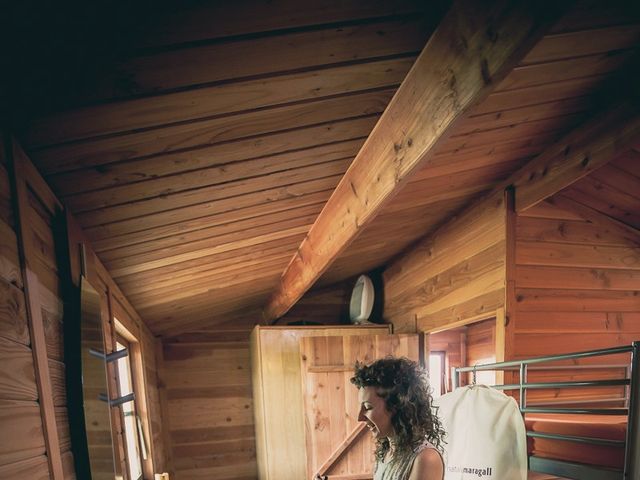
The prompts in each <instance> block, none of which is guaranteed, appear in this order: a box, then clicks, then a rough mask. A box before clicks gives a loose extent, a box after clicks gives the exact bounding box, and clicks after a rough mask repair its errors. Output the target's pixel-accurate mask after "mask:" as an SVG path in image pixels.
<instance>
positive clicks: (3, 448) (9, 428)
mask: <svg viewBox="0 0 640 480" xmlns="http://www.w3.org/2000/svg"><path fill="white" fill-rule="evenodd" d="M8 168H9V165H8V162H7V157H6V156H5V150H4V144H3V142H2V139H0V476H1V477H2V478H7V479H12V480H18V479H23V478H29V479H31V478H33V479H38V480H41V479H48V478H50V476H49V463H48V461H47V458H46V457H45V455H44V454H45V437H44V430H43V425H42V419H41V417H40V407H39V406H38V403H36V402H37V401H38V398H39V392H38V386H37V384H36V370H35V365H34V354H33V351H32V345H31V334H30V332H29V322H28V319H27V310H26V298H25V292H24V290H23V279H22V272H21V270H20V259H19V255H18V237H17V233H16V228H17V226H16V221H15V216H14V210H13V209H14V201H15V199H14V197H13V195H12V190H11V179H10V176H9V170H8Z"/></svg>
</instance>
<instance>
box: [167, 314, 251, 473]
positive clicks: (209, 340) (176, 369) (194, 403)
mask: <svg viewBox="0 0 640 480" xmlns="http://www.w3.org/2000/svg"><path fill="white" fill-rule="evenodd" d="M250 332H251V330H250V327H249V326H247V327H244V328H236V329H218V330H216V331H199V332H194V333H192V334H184V335H181V336H179V337H175V338H173V339H167V340H164V341H163V348H162V360H161V361H162V369H163V373H162V389H163V390H164V394H165V395H166V402H167V405H166V410H165V411H164V421H165V422H166V423H167V424H168V431H169V437H170V439H171V445H169V446H167V448H171V456H172V462H173V467H174V472H173V475H172V478H174V476H175V478H177V479H178V480H179V479H191V478H220V479H223V478H236V479H249V478H255V477H256V475H257V470H256V453H255V438H254V426H253V425H254V424H253V401H252V394H251V374H250V360H249V335H250Z"/></svg>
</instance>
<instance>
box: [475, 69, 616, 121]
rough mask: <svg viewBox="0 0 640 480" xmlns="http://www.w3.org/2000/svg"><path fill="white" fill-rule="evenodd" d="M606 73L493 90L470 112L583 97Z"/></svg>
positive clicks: (479, 113) (601, 82)
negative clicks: (525, 86)
mask: <svg viewBox="0 0 640 480" xmlns="http://www.w3.org/2000/svg"><path fill="white" fill-rule="evenodd" d="M607 78H608V75H606V74H605V75H593V76H590V77H584V78H577V79H571V80H563V81H560V82H555V83H552V84H543V85H537V86H535V87H527V88H521V89H518V90H507V91H504V92H494V93H492V94H491V95H489V97H487V99H486V100H485V101H483V102H482V103H480V104H478V106H477V107H476V108H475V109H474V110H473V111H472V112H471V113H470V115H471V116H474V115H482V114H486V113H498V112H502V111H505V110H515V109H518V108H523V107H527V106H531V105H539V104H541V103H549V102H553V101H556V100H566V99H568V98H575V97H583V96H585V95H589V94H591V93H593V92H594V91H595V90H597V89H598V87H599V86H600V85H602V84H603V83H604V82H605V80H606V79H607Z"/></svg>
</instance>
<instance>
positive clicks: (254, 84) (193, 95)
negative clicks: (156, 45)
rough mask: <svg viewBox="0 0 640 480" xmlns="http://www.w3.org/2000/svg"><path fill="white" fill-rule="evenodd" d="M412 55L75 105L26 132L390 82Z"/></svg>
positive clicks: (77, 133)
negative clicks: (88, 104)
mask: <svg viewBox="0 0 640 480" xmlns="http://www.w3.org/2000/svg"><path fill="white" fill-rule="evenodd" d="M414 60H415V57H402V58H397V59H385V60H379V61H373V62H369V63H359V64H356V65H348V66H340V67H333V68H328V69H323V70H322V75H318V73H317V72H313V71H312V72H303V73H294V74H288V75H282V76H278V77H273V78H270V79H269V81H268V82H266V81H265V80H263V79H257V80H246V81H243V82H237V83H226V84H222V85H217V86H212V87H203V88H197V89H194V90H188V91H184V92H176V93H170V94H165V95H158V96H154V97H145V98H138V99H132V100H127V101H120V102H114V103H108V104H103V105H95V106H92V107H85V108H79V109H76V110H71V111H68V112H62V113H57V114H52V115H49V116H47V117H43V118H41V119H37V120H35V121H34V122H33V124H32V125H31V129H30V131H29V133H28V134H27V136H26V141H27V142H28V144H30V145H33V146H34V147H35V146H38V147H42V146H46V145H54V144H59V143H65V142H69V141H74V140H81V139H85V138H90V137H94V136H101V135H108V134H114V133H120V132H127V131H130V130H138V129H143V128H151V127H156V126H159V125H165V124H174V123H178V122H184V121H188V120H195V119H200V118H207V117H213V116H215V115H225V114H231V113H237V112H243V111H247V110H253V109H258V108H264V107H269V106H275V105H283V104H288V103H294V102H300V101H304V100H309V99H312V98H322V97H330V96H333V95H340V94H343V93H346V92H349V91H352V90H357V91H362V90H368V89H374V88H390V87H393V86H395V85H398V84H399V83H400V82H401V81H402V79H403V78H404V77H405V76H406V74H407V72H408V71H409V69H410V68H411V64H412V63H413V62H414Z"/></svg>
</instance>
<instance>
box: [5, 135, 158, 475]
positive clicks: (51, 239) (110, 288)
mask: <svg viewBox="0 0 640 480" xmlns="http://www.w3.org/2000/svg"><path fill="white" fill-rule="evenodd" d="M16 148H18V150H15V152H17V157H16V158H15V161H16V162H18V170H17V172H18V173H17V179H18V181H21V182H24V185H25V186H24V187H23V189H22V190H21V191H22V192H23V194H22V197H20V198H22V200H21V202H20V211H19V216H18V217H15V214H14V211H13V208H14V207H13V203H14V202H17V200H16V199H14V198H13V195H12V193H11V188H10V186H11V179H10V178H9V174H8V164H7V160H6V158H5V156H4V150H3V155H2V161H1V162H0V185H1V186H2V187H3V188H2V190H1V195H0V198H2V202H1V203H0V205H1V206H2V209H3V211H2V214H1V215H0V230H1V231H2V232H3V235H2V244H1V247H0V302H1V306H0V326H2V330H1V331H0V352H1V357H2V359H3V362H2V363H3V365H5V366H6V367H7V370H6V371H4V370H3V373H0V384H2V395H1V396H0V401H2V402H3V405H6V408H7V409H8V411H14V410H15V412H14V413H15V415H14V416H15V422H23V421H24V422H31V424H30V426H28V427H25V428H24V429H23V428H21V427H18V426H17V424H16V426H15V428H13V427H11V428H12V430H15V431H20V432H22V431H24V432H25V434H28V437H24V440H20V441H18V442H17V443H15V442H13V441H12V442H8V443H6V444H4V447H3V449H0V458H2V460H1V461H0V471H3V472H4V471H6V472H7V475H8V478H27V477H12V476H11V475H27V476H28V478H32V476H31V475H30V474H29V473H28V472H30V471H31V470H32V471H33V478H39V476H42V475H45V470H44V467H43V464H42V461H41V460H42V458H44V460H45V464H46V471H47V473H46V475H47V476H48V475H49V473H48V472H49V469H50V466H49V462H48V461H47V460H48V458H50V457H51V455H48V452H47V451H45V447H46V445H47V443H46V442H45V436H44V435H45V432H47V431H48V432H49V433H51V434H53V435H55V437H56V440H55V443H56V444H57V445H59V447H58V448H59V454H58V457H57V458H58V459H59V461H60V463H59V464H58V467H56V468H59V470H57V471H58V473H57V474H55V475H60V477H56V476H55V475H54V474H53V473H51V475H52V476H51V478H61V479H62V478H64V479H65V480H66V479H73V478H75V471H74V470H75V469H74V461H73V455H72V453H71V442H70V433H69V420H68V415H69V413H68V411H67V398H66V380H65V364H64V361H65V355H64V334H63V308H62V299H61V293H60V282H61V279H60V278H59V274H58V261H59V258H58V253H59V250H60V249H61V248H66V244H65V245H58V244H57V243H56V242H59V241H61V239H59V238H58V236H57V233H54V228H55V224H56V222H60V221H61V217H60V213H61V211H60V204H59V203H58V202H57V200H56V198H55V197H54V196H53V194H52V193H51V192H50V191H49V190H48V188H47V187H46V185H45V184H44V182H43V181H42V179H41V177H39V176H38V174H37V172H36V171H35V170H34V169H33V166H32V165H31V164H30V163H29V159H28V158H27V157H26V156H24V154H23V153H22V152H21V151H20V150H19V147H16ZM5 186H6V188H5ZM18 191H20V190H18ZM7 209H10V210H7ZM16 218H19V219H20V222H21V225H22V228H23V231H22V232H21V236H20V237H19V236H18V235H17V233H16V228H17V223H16ZM70 218H71V217H70ZM71 220H72V221H73V219H72V218H71ZM18 238H22V239H23V241H25V242H27V244H26V247H25V255H26V259H27V265H28V267H27V268H28V269H27V273H28V276H29V277H30V282H31V283H29V284H28V285H30V289H29V292H30V293H31V295H35V296H34V297H33V298H31V299H29V297H26V296H25V291H24V290H23V287H24V285H27V283H26V282H25V281H24V280H23V278H22V273H21V272H20V268H21V267H20V265H21V261H20V256H19V248H18V245H19V244H18ZM69 241H70V245H69V247H70V248H71V252H72V255H71V258H72V270H73V273H72V275H74V278H79V274H80V268H79V258H80V255H79V250H78V244H79V243H80V242H84V241H86V238H85V237H84V236H83V234H82V232H81V231H80V230H78V229H75V230H74V229H73V227H72V228H71V231H70V240H69ZM88 258H89V265H88V275H89V277H90V279H91V282H92V283H93V284H94V285H96V286H97V287H98V291H99V292H100V293H101V296H102V299H103V301H102V303H101V309H102V313H103V321H104V323H105V334H106V335H107V345H109V343H110V342H111V341H112V339H113V336H112V334H111V331H112V326H113V322H111V321H110V315H111V307H110V304H111V302H110V301H109V298H110V297H111V296H114V295H115V296H116V297H117V298H119V299H120V300H121V301H122V302H124V303H126V299H124V297H123V296H122V294H121V293H120V292H119V290H118V288H117V286H115V284H114V282H113V280H112V279H111V278H110V276H109V275H108V274H107V273H106V271H105V270H104V267H102V266H101V264H100V263H99V261H98V260H97V259H96V258H95V255H94V254H93V252H92V250H91V249H90V248H89V249H88ZM28 301H30V302H31V305H28V304H27V302H28ZM27 307H29V308H30V309H31V312H32V313H33V312H36V313H37V315H38V318H39V320H38V321H39V322H41V325H42V326H41V335H42V347H43V352H44V354H43V359H42V360H41V361H42V362H44V363H45V364H46V370H44V371H46V379H47V380H46V381H47V384H48V392H49V393H48V395H47V397H48V399H49V405H50V407H51V424H50V425H49V427H48V430H46V429H45V428H44V426H43V424H42V420H41V419H40V407H39V404H38V403H37V402H40V401H41V400H40V398H41V397H40V395H41V393H40V392H39V387H38V388H37V384H39V382H41V381H42V377H41V376H38V375H37V370H36V369H35V368H34V366H35V363H34V353H33V352H32V348H33V347H34V345H33V342H32V340H31V333H30V328H29V325H30V322H31V321H32V320H29V319H28V311H29V310H28V308H27ZM126 308H128V309H129V310H130V311H131V310H132V309H131V307H130V306H129V305H128V304H127V307H126ZM132 315H133V317H134V318H135V325H137V331H136V333H137V335H138V338H139V339H140V343H141V345H142V347H141V351H142V358H143V362H144V365H145V367H146V369H145V371H144V372H143V373H142V374H139V375H140V376H141V377H143V381H144V382H146V383H147V388H146V390H147V394H148V399H147V402H145V410H146V411H145V413H146V414H147V415H145V416H144V420H143V425H144V428H145V431H146V432H147V434H148V435H149V437H150V438H152V439H153V441H152V444H151V445H150V446H149V447H150V448H149V450H150V460H149V466H148V469H147V470H148V471H147V474H146V475H147V476H151V475H152V473H153V471H154V470H155V471H160V472H161V471H164V470H165V468H166V465H165V453H164V449H163V448H164V447H163V441H162V428H163V427H162V420H161V418H162V417H161V409H160V404H159V400H158V382H157V378H156V371H157V368H158V366H157V362H156V358H155V355H156V350H157V348H156V346H155V344H156V342H157V340H156V339H155V337H154V336H153V334H152V333H151V331H150V330H149V329H148V327H146V326H145V325H143V324H142V322H141V320H140V318H139V317H138V316H137V315H136V314H135V311H134V313H133V314H132ZM112 348H113V347H112ZM108 351H109V349H108ZM40 375H42V371H41V374H40ZM112 387H115V385H112ZM112 396H114V397H115V396H116V395H115V394H114V395H112ZM44 403H47V402H44ZM3 410H4V408H3ZM114 410H115V411H117V409H114ZM3 414H4V412H3ZM7 415H9V417H7V418H10V417H11V414H10V413H7ZM34 415H36V416H34ZM116 417H117V416H116ZM36 418H37V420H38V422H39V423H37V424H36V423H34V422H35V420H34V419H36ZM147 418H148V419H149V420H148V423H147ZM22 419H24V420H22ZM7 421H8V420H7ZM3 425H5V422H4V421H3ZM6 425H9V424H8V423H6ZM112 427H113V428H114V432H115V434H114V435H115V437H114V438H115V439H117V438H118V437H121V436H122V430H121V426H120V423H119V422H117V421H116V422H115V423H114V424H113V425H112ZM103 433H104V435H102V434H101V435H102V436H101V438H102V437H104V440H105V441H106V444H105V446H106V448H109V449H111V433H110V432H103ZM3 438H7V439H10V438H12V437H11V436H3ZM29 442H34V443H33V445H34V447H33V448H32V449H31V450H29V451H27V452H23V450H24V449H26V448H27V446H28V445H29ZM118 443H119V442H116V444H118ZM46 448H48V447H46ZM3 452H6V456H5V454H4V453H3ZM42 455H46V456H45V457H42ZM54 457H55V455H54ZM108 457H110V455H108ZM123 458H124V450H120V451H118V453H117V454H116V460H117V461H119V459H123ZM16 462H17V463H16ZM120 471H122V465H120Z"/></svg>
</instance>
